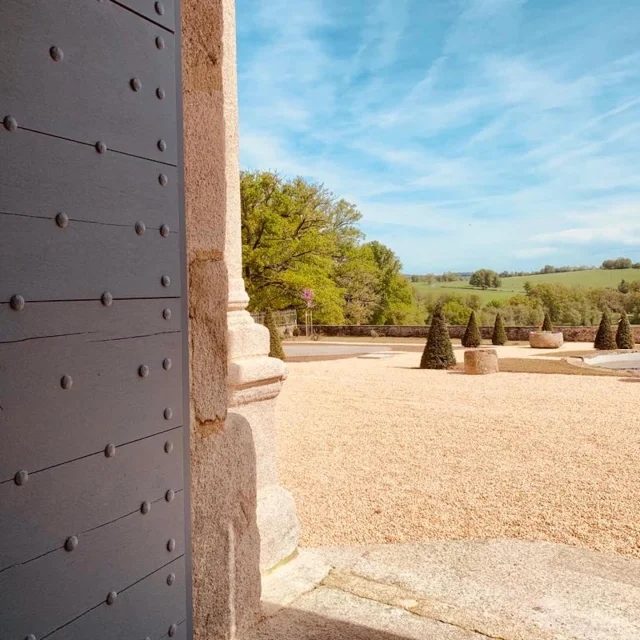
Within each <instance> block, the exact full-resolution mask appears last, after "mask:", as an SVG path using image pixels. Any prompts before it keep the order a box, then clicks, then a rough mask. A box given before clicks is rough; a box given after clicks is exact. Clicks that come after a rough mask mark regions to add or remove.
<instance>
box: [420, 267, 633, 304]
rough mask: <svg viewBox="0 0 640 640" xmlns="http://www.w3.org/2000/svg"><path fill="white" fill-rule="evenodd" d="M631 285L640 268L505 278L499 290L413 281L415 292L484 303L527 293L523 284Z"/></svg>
mask: <svg viewBox="0 0 640 640" xmlns="http://www.w3.org/2000/svg"><path fill="white" fill-rule="evenodd" d="M623 279H624V280H626V281H627V282H631V281H633V280H640V269H610V270H608V269H589V270H588V271H569V272H567V273H544V274H538V275H535V276H514V277H513V278H502V286H501V287H500V288H499V289H487V290H485V291H483V290H482V289H477V288H475V287H471V286H470V285H469V283H468V282H466V281H459V282H434V283H433V284H432V285H429V284H427V283H426V282H414V283H413V286H414V287H415V289H416V291H420V292H421V293H436V294H440V293H456V294H458V295H460V296H463V297H464V296H468V295H470V294H472V293H475V294H476V295H478V296H480V298H481V300H482V302H483V303H487V302H489V301H490V300H505V299H507V298H510V297H511V296H515V295H516V294H518V293H521V294H523V293H524V283H525V282H530V283H531V284H541V283H545V284H563V285H566V286H567V287H609V288H611V289H615V288H616V287H617V286H618V285H619V284H620V280H623Z"/></svg>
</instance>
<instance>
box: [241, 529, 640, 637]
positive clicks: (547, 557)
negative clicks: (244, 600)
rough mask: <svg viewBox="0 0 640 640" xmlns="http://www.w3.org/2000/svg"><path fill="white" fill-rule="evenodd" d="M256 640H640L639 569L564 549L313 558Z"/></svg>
mask: <svg viewBox="0 0 640 640" xmlns="http://www.w3.org/2000/svg"><path fill="white" fill-rule="evenodd" d="M263 602H264V613H265V618H264V620H263V621H262V623H261V624H260V625H259V626H258V627H257V628H256V629H255V630H254V632H253V633H252V634H251V635H250V636H249V637H248V638H247V640H285V639H286V640H289V639H291V640H352V639H358V640H400V639H401V638H406V639H411V640H483V639H484V640H486V639H488V638H491V639H493V640H551V639H554V640H637V639H638V638H640V561H638V560H634V559H628V558H620V557H616V556H608V555H605V554H601V553H597V552H593V551H589V550H586V549H576V548H572V547H568V546H565V545H559V544H550V543H532V542H522V541H514V540H511V541H509V540H487V541H476V542H461V541H459V542H431V543H417V544H408V545H383V546H372V547H357V548H344V549H329V550H326V549H325V550H316V552H308V551H303V552H302V553H301V555H300V556H299V557H298V558H297V559H295V560H293V561H292V562H291V563H289V565H285V566H284V567H282V568H281V569H279V570H278V571H276V572H275V573H273V574H272V575H270V576H267V577H266V579H265V580H264V584H263Z"/></svg>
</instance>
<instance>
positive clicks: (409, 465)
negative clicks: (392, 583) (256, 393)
mask: <svg viewBox="0 0 640 640" xmlns="http://www.w3.org/2000/svg"><path fill="white" fill-rule="evenodd" d="M505 355H507V354H506V353H505ZM508 355H509V356H510V357H513V355H512V354H511V353H509V354H508ZM419 357H420V356H419V354H416V353H410V354H398V355H396V356H395V357H393V358H390V359H388V360H364V359H359V358H353V359H348V360H333V361H328V362H313V363H293V364H290V365H289V369H290V375H289V379H288V380H287V382H286V383H285V385H284V389H283V392H282V394H281V395H280V398H279V400H278V412H279V429H280V431H279V446H280V452H279V468H280V474H281V480H282V482H283V484H284V485H285V486H286V487H288V488H289V489H290V490H291V491H292V492H293V494H294V496H295V498H296V501H297V507H298V514H299V517H300V520H301V523H302V530H303V535H302V543H303V545H305V546H334V545H353V544H369V543H385V542H409V541H419V540H434V539H459V538H500V537H508V538H522V539H526V540H546V541H554V542H564V543H568V544H574V545H582V546H586V547H590V548H592V549H597V550H601V551H606V552H617V553H621V554H627V555H631V556H635V557H638V558H640V419H639V416H640V383H639V382H637V381H636V380H635V379H626V380H621V379H618V378H615V377H614V378H596V377H581V376H575V377H574V376H556V375H541V374H518V373H500V374H497V375H493V376H465V375H463V374H458V373H450V372H443V371H420V370H419V369H416V368H414V367H416V366H417V364H418V362H419Z"/></svg>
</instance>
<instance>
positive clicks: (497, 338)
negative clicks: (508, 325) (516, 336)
mask: <svg viewBox="0 0 640 640" xmlns="http://www.w3.org/2000/svg"><path fill="white" fill-rule="evenodd" d="M491 344H495V345H496V346H500V345H503V344H507V332H506V330H505V328H504V320H503V319H502V314H501V313H499V314H498V315H497V316H496V321H495V323H494V325H493V335H492V336H491Z"/></svg>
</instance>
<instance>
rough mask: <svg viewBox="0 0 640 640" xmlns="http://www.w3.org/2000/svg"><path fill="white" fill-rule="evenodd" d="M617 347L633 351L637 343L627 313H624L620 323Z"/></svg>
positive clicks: (617, 333)
mask: <svg viewBox="0 0 640 640" xmlns="http://www.w3.org/2000/svg"><path fill="white" fill-rule="evenodd" d="M616 345H617V346H618V349H633V348H634V347H635V346H636V345H635V341H634V339H633V332H632V331H631V325H630V324H629V318H627V314H626V312H625V311H623V312H622V317H621V318H620V322H618V331H617V332H616Z"/></svg>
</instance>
